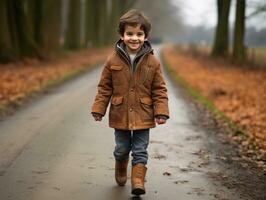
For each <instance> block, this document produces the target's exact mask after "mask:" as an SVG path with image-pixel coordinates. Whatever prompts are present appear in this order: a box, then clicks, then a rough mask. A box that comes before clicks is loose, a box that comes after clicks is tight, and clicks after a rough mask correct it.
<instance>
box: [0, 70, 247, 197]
mask: <svg viewBox="0 0 266 200" xmlns="http://www.w3.org/2000/svg"><path fill="white" fill-rule="evenodd" d="M100 72H101V69H100V68H98V69H95V70H93V71H91V72H89V73H87V74H84V75H82V76H81V77H79V78H77V79H75V80H73V81H70V82H68V83H66V84H65V85H63V86H60V87H57V88H55V89H52V90H51V91H50V92H49V93H48V94H46V95H42V96H41V97H40V98H38V99H37V100H34V102H33V103H31V104H28V105H26V106H25V107H24V108H22V109H20V111H19V112H17V113H16V115H14V116H11V117H8V118H6V119H4V120H3V121H1V122H0V158H1V160H0V199H1V200H47V199H52V200H61V199H62V200H63V199H64V200H88V199H89V200H107V199H108V200H120V199H131V198H132V197H131V194H130V173H128V175H129V178H128V182H127V185H126V186H125V187H118V186H116V184H115V181H114V159H113V154H112V153H113V149H114V136H113V130H112V129H111V128H109V127H108V125H107V118H106V117H105V118H104V120H103V121H102V122H100V123H98V122H94V120H93V118H92V117H91V116H90V115H89V110H90V107H91V105H92V102H93V100H94V96H95V93H96V87H97V83H98V79H99V76H100ZM167 85H168V89H169V99H170V102H169V104H170V112H171V119H170V120H169V121H168V122H167V124H166V125H162V126H158V127H157V128H155V129H152V130H151V136H150V145H149V156H150V157H149V163H148V166H147V167H148V172H147V177H146V179H147V182H146V190H147V194H146V195H144V196H143V197H142V199H147V200H155V199H164V200H168V199H169V200H177V199H180V200H194V199H195V200H211V199H220V200H222V199H223V200H226V199H227V200H238V199H240V196H239V194H238V193H237V192H235V191H234V190H230V189H228V188H227V187H224V186H222V185H221V184H219V182H217V181H216V182H213V181H212V180H211V179H210V178H208V173H209V172H210V170H211V171H212V172H214V173H215V172H220V170H221V169H220V168H219V166H218V165H217V166H216V165H215V164H212V166H211V169H210V166H208V165H204V159H202V158H200V157H199V153H202V152H203V151H204V149H205V148H206V147H205V142H206V141H207V140H208V136H207V135H206V134H205V130H204V129H202V128H200V127H199V126H198V125H197V124H193V122H192V121H191V119H190V116H191V115H193V113H191V110H190V103H189V102H185V101H184V99H183V98H182V97H181V96H180V95H181V94H179V93H176V92H177V91H176V90H175V89H174V87H173V85H172V84H171V83H170V82H169V80H167ZM204 156H205V158H208V159H212V158H209V157H208V155H204ZM129 171H130V169H129ZM241 199H243V198H241Z"/></svg>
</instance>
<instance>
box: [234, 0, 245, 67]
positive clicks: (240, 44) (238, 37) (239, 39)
mask: <svg viewBox="0 0 266 200" xmlns="http://www.w3.org/2000/svg"><path fill="white" fill-rule="evenodd" d="M245 7H246V0H237V3H236V19H235V30H234V47H233V60H235V61H238V62H241V61H243V60H244V59H245V58H246V54H245V45H244V37H245Z"/></svg>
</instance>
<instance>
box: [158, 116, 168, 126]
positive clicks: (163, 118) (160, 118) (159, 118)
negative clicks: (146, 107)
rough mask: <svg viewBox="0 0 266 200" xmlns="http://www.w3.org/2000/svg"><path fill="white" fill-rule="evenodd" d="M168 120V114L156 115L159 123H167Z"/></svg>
mask: <svg viewBox="0 0 266 200" xmlns="http://www.w3.org/2000/svg"><path fill="white" fill-rule="evenodd" d="M166 120H167V117H166V116H163V115H158V116H156V117H155V122H156V123H157V124H159V125H160V124H165V123H166Z"/></svg>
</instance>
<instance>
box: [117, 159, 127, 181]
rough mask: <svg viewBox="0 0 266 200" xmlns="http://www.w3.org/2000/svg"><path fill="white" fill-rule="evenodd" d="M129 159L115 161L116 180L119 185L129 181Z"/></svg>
mask: <svg viewBox="0 0 266 200" xmlns="http://www.w3.org/2000/svg"><path fill="white" fill-rule="evenodd" d="M127 164H128V160H125V161H118V160H116V161H115V180H116V182H117V184H118V185H119V186H124V185H125V184H126V182H127Z"/></svg>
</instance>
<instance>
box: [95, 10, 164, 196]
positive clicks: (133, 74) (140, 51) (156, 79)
mask: <svg viewBox="0 0 266 200" xmlns="http://www.w3.org/2000/svg"><path fill="white" fill-rule="evenodd" d="M150 29H151V24H150V22H149V21H148V19H147V17H146V16H144V15H143V13H141V12H140V11H138V10H135V9H134V10H130V11H128V12H127V13H126V14H124V15H123V16H122V17H121V18H120V20H119V34H120V36H121V39H120V40H119V41H118V42H117V43H116V47H115V50H114V52H113V54H112V55H111V56H110V57H109V58H108V59H107V62H106V64H105V66H104V69H103V72H102V75H101V79H100V82H99V84H98V93H97V95H96V98H95V102H94V104H93V106H92V115H93V117H94V119H95V120H96V121H101V120H102V117H103V116H104V115H105V112H106V109H107V106H108V104H109V101H110V100H111V106H110V112H109V126H110V127H112V128H114V129H115V132H114V134H115V142H116V147H115V150H114V157H115V160H116V163H115V179H116V182H117V184H118V185H119V186H124V185H125V183H126V181H127V165H128V159H129V153H130V151H132V153H131V156H132V157H133V159H132V172H131V185H132V194H135V195H141V194H145V188H144V178H145V175H146V170H147V168H146V166H145V165H146V164H147V160H148V153H147V147H148V143H149V131H150V128H153V127H155V122H156V123H157V124H164V123H166V120H167V119H168V118H169V111H168V97H167V89H166V85H165V82H164V79H163V76H162V71H161V68H160V63H159V61H158V60H157V59H156V58H155V57H154V55H153V50H152V49H151V45H150V43H149V42H148V41H147V37H148V34H149V31H150Z"/></svg>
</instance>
